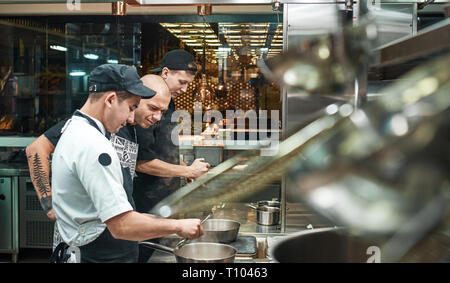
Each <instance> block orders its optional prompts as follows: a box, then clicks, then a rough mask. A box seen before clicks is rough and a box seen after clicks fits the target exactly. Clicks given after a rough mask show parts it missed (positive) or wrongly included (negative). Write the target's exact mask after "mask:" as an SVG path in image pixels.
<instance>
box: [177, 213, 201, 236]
mask: <svg viewBox="0 0 450 283" xmlns="http://www.w3.org/2000/svg"><path fill="white" fill-rule="evenodd" d="M178 222H179V223H178V224H179V231H178V232H177V235H179V236H180V237H183V238H188V239H195V238H198V237H200V236H202V235H203V227H202V223H201V221H200V219H193V218H191V219H179V220H178Z"/></svg>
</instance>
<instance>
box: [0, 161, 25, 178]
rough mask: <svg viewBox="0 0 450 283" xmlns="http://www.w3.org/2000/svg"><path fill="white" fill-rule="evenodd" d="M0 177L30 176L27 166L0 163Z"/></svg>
mask: <svg viewBox="0 0 450 283" xmlns="http://www.w3.org/2000/svg"><path fill="white" fill-rule="evenodd" d="M0 176H30V172H29V170H28V164H25V163H0Z"/></svg>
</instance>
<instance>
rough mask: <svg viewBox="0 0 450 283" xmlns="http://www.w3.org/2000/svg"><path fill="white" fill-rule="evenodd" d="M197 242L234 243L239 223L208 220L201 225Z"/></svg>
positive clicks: (226, 220)
mask: <svg viewBox="0 0 450 283" xmlns="http://www.w3.org/2000/svg"><path fill="white" fill-rule="evenodd" d="M202 225H203V232H204V234H203V236H201V237H200V238H198V239H197V241H198V242H214V243H225V244H226V243H231V242H234V241H236V238H237V235H238V233H239V228H240V227H241V223H239V222H238V221H234V220H231V219H208V220H206V221H205V222H204V223H203V224H202Z"/></svg>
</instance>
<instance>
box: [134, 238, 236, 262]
mask: <svg viewBox="0 0 450 283" xmlns="http://www.w3.org/2000/svg"><path fill="white" fill-rule="evenodd" d="M139 244H141V245H144V246H146V247H149V248H152V249H155V250H158V251H162V252H166V253H170V254H173V255H175V258H176V260H177V262H178V263H233V262H234V257H235V255H236V253H237V250H236V249H235V248H233V247H232V246H230V245H225V244H219V243H189V244H185V245H183V246H181V247H175V248H173V249H172V248H169V247H166V246H163V245H160V244H156V243H152V242H139Z"/></svg>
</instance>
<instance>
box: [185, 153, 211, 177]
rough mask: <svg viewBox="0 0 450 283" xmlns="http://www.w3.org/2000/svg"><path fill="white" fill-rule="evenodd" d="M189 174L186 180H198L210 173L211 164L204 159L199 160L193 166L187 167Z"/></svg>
mask: <svg viewBox="0 0 450 283" xmlns="http://www.w3.org/2000/svg"><path fill="white" fill-rule="evenodd" d="M187 169H188V172H187V176H186V178H189V179H196V178H198V177H200V176H201V175H203V174H205V173H206V172H208V169H209V163H207V162H205V159H204V158H197V159H195V160H194V162H192V164H191V166H188V167H187Z"/></svg>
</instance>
